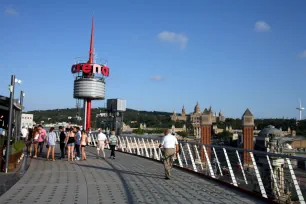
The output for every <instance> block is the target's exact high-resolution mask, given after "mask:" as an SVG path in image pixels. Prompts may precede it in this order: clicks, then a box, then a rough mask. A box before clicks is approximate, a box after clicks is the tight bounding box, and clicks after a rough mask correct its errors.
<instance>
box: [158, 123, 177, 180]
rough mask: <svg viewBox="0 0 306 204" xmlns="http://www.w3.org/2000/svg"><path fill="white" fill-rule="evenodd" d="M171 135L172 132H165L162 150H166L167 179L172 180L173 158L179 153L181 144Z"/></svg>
mask: <svg viewBox="0 0 306 204" xmlns="http://www.w3.org/2000/svg"><path fill="white" fill-rule="evenodd" d="M170 133H171V130H169V129H168V130H166V131H165V137H164V138H163V140H162V142H161V144H160V146H159V147H160V148H161V147H163V148H164V151H163V153H164V168H165V179H167V180H168V179H170V177H171V170H172V165H173V157H174V155H175V154H177V153H178V152H179V144H178V141H177V139H176V137H175V136H174V135H172V134H170Z"/></svg>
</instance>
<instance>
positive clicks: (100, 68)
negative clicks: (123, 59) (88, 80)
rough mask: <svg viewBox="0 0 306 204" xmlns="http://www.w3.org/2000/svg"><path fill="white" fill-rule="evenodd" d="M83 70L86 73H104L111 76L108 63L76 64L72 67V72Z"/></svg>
mask: <svg viewBox="0 0 306 204" xmlns="http://www.w3.org/2000/svg"><path fill="white" fill-rule="evenodd" d="M80 71H82V72H83V73H85V74H90V73H93V74H102V75H104V76H109V68H108V67H107V66H106V65H99V64H88V63H86V64H81V63H80V64H75V65H72V67H71V73H73V74H74V73H77V72H80Z"/></svg>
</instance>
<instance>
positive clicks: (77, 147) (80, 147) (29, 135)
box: [21, 125, 179, 179]
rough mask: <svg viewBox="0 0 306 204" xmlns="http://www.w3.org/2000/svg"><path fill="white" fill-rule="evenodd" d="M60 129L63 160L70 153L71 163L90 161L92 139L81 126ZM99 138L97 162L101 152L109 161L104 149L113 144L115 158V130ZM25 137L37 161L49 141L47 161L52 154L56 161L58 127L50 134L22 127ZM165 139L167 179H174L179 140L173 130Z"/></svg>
mask: <svg viewBox="0 0 306 204" xmlns="http://www.w3.org/2000/svg"><path fill="white" fill-rule="evenodd" d="M59 130H60V136H59V137H60V150H61V156H60V159H64V158H65V155H66V154H67V159H68V161H73V160H77V161H78V160H86V152H85V147H86V146H87V145H88V142H89V140H90V137H88V136H87V133H86V132H85V131H84V130H82V131H81V130H80V128H79V127H77V126H76V127H72V128H66V129H65V128H64V127H59ZM98 131H99V133H98V138H97V159H100V158H101V157H100V151H101V152H102V155H103V158H105V151H104V148H105V147H106V146H107V145H109V147H110V149H111V155H110V158H112V159H115V149H116V146H117V137H116V135H115V131H112V132H111V136H110V137H109V138H107V136H106V135H105V134H104V133H103V130H101V129H99V130H98ZM21 132H22V138H23V139H24V140H25V141H26V144H27V148H28V151H29V152H30V156H32V147H34V156H33V158H37V156H38V154H41V153H42V150H43V147H44V143H45V142H46V147H47V149H48V151H47V155H46V159H47V160H49V156H50V154H51V159H50V160H52V161H55V157H54V153H55V146H56V134H55V132H54V127H51V128H50V130H49V133H48V134H47V132H46V130H45V129H43V127H42V126H41V125H39V126H37V127H34V129H31V128H29V129H25V128H24V127H23V128H22V131H21ZM164 134H165V136H164V138H163V140H162V141H161V143H160V146H159V147H160V148H163V155H164V159H163V163H164V168H165V179H170V177H171V170H172V166H173V157H175V155H176V154H178V152H179V145H178V141H177V139H176V137H175V136H174V135H173V134H171V130H166V131H165V133H164Z"/></svg>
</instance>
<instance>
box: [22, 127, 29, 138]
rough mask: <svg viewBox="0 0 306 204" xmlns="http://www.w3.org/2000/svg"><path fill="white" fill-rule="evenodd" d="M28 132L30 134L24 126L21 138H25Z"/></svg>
mask: <svg viewBox="0 0 306 204" xmlns="http://www.w3.org/2000/svg"><path fill="white" fill-rule="evenodd" d="M28 134H29V132H28V129H27V128H25V127H24V126H23V127H22V129H21V139H22V140H25V139H26V138H27V136H28Z"/></svg>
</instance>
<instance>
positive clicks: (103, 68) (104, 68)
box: [102, 65, 109, 76]
mask: <svg viewBox="0 0 306 204" xmlns="http://www.w3.org/2000/svg"><path fill="white" fill-rule="evenodd" d="M102 74H103V75H104V76H109V68H108V67H107V66H106V65H104V66H102Z"/></svg>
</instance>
